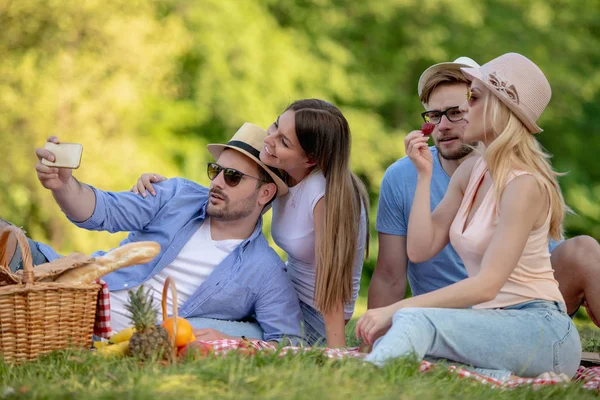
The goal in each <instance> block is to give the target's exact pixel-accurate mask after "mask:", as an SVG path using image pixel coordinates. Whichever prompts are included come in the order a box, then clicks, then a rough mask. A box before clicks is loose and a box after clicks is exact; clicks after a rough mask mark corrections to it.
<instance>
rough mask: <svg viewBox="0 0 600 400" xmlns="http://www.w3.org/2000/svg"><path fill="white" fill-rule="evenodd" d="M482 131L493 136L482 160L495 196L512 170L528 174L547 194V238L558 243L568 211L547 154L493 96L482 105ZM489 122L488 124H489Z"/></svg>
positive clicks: (490, 94)
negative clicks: (548, 215) (548, 217)
mask: <svg viewBox="0 0 600 400" xmlns="http://www.w3.org/2000/svg"><path fill="white" fill-rule="evenodd" d="M483 115H484V116H485V118H484V132H485V133H486V134H487V133H488V132H489V131H491V132H492V134H493V135H494V136H495V139H494V140H493V141H492V143H491V144H490V145H489V146H488V147H487V148H485V150H484V153H483V157H484V159H485V161H486V163H487V166H488V168H489V171H490V175H491V177H492V181H493V185H494V193H495V195H496V198H497V199H500V196H501V195H502V190H503V189H504V185H505V184H506V181H507V180H508V178H509V174H510V172H511V171H512V170H515V169H518V170H523V171H526V172H529V173H531V174H532V175H533V176H534V177H535V178H536V179H537V180H538V181H539V182H540V183H541V185H542V187H544V188H545V189H546V190H547V191H548V195H549V197H550V232H549V234H550V236H551V237H552V238H553V239H555V240H560V239H561V237H562V234H563V219H564V217H565V213H566V212H570V211H571V210H570V208H569V207H568V206H567V205H566V204H565V200H564V198H563V195H562V191H561V189H560V186H559V184H558V179H557V178H558V177H559V176H562V175H564V174H560V173H557V172H555V171H554V170H553V169H552V166H551V164H550V162H549V159H550V158H551V155H550V154H548V153H546V152H545V151H544V149H543V148H542V146H541V145H540V143H539V142H538V141H537V140H536V139H535V137H534V136H533V134H531V133H530V132H529V130H528V129H527V128H526V127H525V125H524V124H523V123H522V122H521V120H519V118H518V117H517V116H516V115H515V114H514V113H512V112H511V111H510V110H509V109H508V107H506V105H504V104H503V103H502V102H501V101H500V100H499V99H498V98H497V97H496V96H495V95H494V94H493V93H491V92H490V93H489V94H488V96H486V100H485V103H484V111H483ZM490 121H491V123H490ZM488 126H489V129H488Z"/></svg>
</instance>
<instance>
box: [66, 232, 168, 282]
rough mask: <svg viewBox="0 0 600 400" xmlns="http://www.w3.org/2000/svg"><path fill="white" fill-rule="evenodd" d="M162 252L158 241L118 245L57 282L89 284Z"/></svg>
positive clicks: (147, 260) (144, 261)
mask: <svg viewBox="0 0 600 400" xmlns="http://www.w3.org/2000/svg"><path fill="white" fill-rule="evenodd" d="M159 252H160V245H159V244H158V243H156V242H133V243H127V244H125V245H123V246H121V247H117V248H116V249H113V250H111V251H109V252H108V253H106V254H105V255H104V256H101V257H96V260H95V262H94V263H91V264H88V265H84V266H82V267H79V268H75V269H71V270H69V271H66V272H64V273H63V274H61V275H60V276H59V277H58V278H57V279H56V280H55V282H59V283H69V284H87V283H92V282H94V281H95V280H96V279H99V278H101V277H103V276H104V275H107V274H109V273H111V272H113V271H116V270H118V269H120V268H124V267H129V266H131V265H139V264H145V263H147V262H150V261H152V259H153V258H154V257H156V255H157V254H158V253H159Z"/></svg>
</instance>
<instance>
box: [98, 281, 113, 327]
mask: <svg viewBox="0 0 600 400" xmlns="http://www.w3.org/2000/svg"><path fill="white" fill-rule="evenodd" d="M98 283H99V284H101V285H102V289H100V293H98V303H97V304H96V321H95V322H94V335H96V336H99V337H101V338H103V339H108V338H110V335H112V329H111V327H110V292H109V291H108V285H107V284H106V282H104V281H102V280H101V281H98Z"/></svg>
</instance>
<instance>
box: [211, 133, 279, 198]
mask: <svg viewBox="0 0 600 400" xmlns="http://www.w3.org/2000/svg"><path fill="white" fill-rule="evenodd" d="M265 137H267V131H265V130H264V129H263V128H261V127H260V126H257V125H254V124H251V123H249V122H246V123H244V125H242V127H241V128H240V129H238V131H237V132H236V133H235V135H233V137H232V138H231V140H230V141H229V142H228V143H227V144H209V145H207V146H206V148H207V149H208V151H209V152H210V154H211V155H212V156H213V157H214V159H215V160H216V159H218V158H219V156H220V155H221V153H222V152H223V150H225V149H232V150H236V151H239V152H240V153H242V154H243V155H245V156H246V157H250V158H251V159H252V160H254V161H255V162H256V163H257V164H258V166H259V167H261V168H262V169H264V170H265V171H267V173H268V174H269V175H270V176H271V178H273V180H274V181H275V184H276V185H277V197H279V196H283V195H284V194H287V192H288V186H287V185H286V184H285V182H284V181H283V177H282V175H281V172H279V170H278V169H277V168H273V167H269V166H267V165H265V164H264V163H263V162H262V161H260V150H261V149H262V148H263V147H264V145H265V144H264V142H263V141H264V139H265Z"/></svg>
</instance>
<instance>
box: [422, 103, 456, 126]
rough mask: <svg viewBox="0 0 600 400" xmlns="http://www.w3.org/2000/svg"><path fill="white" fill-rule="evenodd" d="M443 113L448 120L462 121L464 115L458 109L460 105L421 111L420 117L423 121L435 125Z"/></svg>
mask: <svg viewBox="0 0 600 400" xmlns="http://www.w3.org/2000/svg"><path fill="white" fill-rule="evenodd" d="M444 115H445V116H446V118H448V121H450V122H458V121H462V120H463V119H464V117H465V114H464V113H463V112H462V111H460V107H450V108H448V109H447V110H446V111H438V110H432V111H425V112H424V113H421V117H423V120H424V121H425V122H431V123H432V124H435V125H437V124H439V123H440V121H441V120H442V117H443V116H444Z"/></svg>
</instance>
